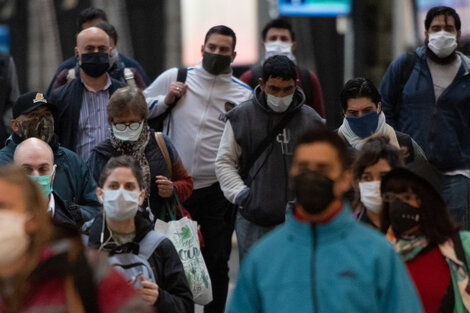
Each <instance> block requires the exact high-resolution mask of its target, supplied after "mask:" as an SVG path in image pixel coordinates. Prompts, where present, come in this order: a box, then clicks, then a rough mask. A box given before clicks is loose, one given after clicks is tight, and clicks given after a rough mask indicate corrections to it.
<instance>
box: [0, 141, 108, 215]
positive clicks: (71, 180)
mask: <svg viewBox="0 0 470 313" xmlns="http://www.w3.org/2000/svg"><path fill="white" fill-rule="evenodd" d="M14 140H15V137H14V138H13V140H9V141H8V143H7V145H6V146H5V147H4V148H3V149H1V150H0V165H3V164H7V163H11V162H13V154H14V153H15V149H16V146H17V145H18V143H19V142H20V141H18V139H17V140H16V142H15V141H14ZM51 147H52V151H53V152H54V163H55V164H57V169H56V173H55V177H54V186H53V189H54V193H55V194H57V195H58V196H60V198H61V200H63V202H65V203H69V204H70V203H75V204H78V205H79V206H80V211H81V213H82V217H83V220H85V221H87V220H90V219H92V218H93V217H94V216H95V215H96V214H97V213H99V212H100V203H99V202H98V199H97V198H96V183H95V181H94V179H93V178H92V176H91V173H90V171H89V170H88V167H87V165H86V164H85V162H83V161H82V159H81V158H80V157H79V156H78V155H77V154H76V153H75V152H72V151H70V150H68V149H66V148H64V147H61V146H59V145H58V144H57V143H56V144H51Z"/></svg>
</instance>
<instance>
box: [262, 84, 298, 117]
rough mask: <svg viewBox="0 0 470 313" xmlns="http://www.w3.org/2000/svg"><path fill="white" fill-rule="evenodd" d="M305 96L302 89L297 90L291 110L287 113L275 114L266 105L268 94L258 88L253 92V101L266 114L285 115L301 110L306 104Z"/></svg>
mask: <svg viewBox="0 0 470 313" xmlns="http://www.w3.org/2000/svg"><path fill="white" fill-rule="evenodd" d="M305 99H306V98H305V94H304V92H303V91H302V90H301V89H300V88H298V87H297V88H295V91H294V97H293V98H292V103H291V104H290V106H289V108H288V109H287V110H286V111H285V112H274V111H273V110H272V109H271V108H270V107H269V106H268V105H267V103H266V94H265V93H264V92H263V91H261V88H260V87H259V85H258V86H256V87H255V89H254V90H253V101H254V103H256V104H257V105H258V106H259V107H260V108H261V109H263V110H264V111H266V112H269V113H274V114H284V113H287V112H293V111H297V110H300V108H301V107H302V105H303V104H304V103H305Z"/></svg>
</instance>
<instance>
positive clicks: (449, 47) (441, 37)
mask: <svg viewBox="0 0 470 313" xmlns="http://www.w3.org/2000/svg"><path fill="white" fill-rule="evenodd" d="M428 47H429V49H431V51H432V52H434V54H435V55H437V56H438V57H440V58H445V57H448V56H449V55H450V54H451V53H452V52H454V50H455V48H457V35H455V34H451V33H449V32H446V31H440V32H437V33H432V34H429V42H428Z"/></svg>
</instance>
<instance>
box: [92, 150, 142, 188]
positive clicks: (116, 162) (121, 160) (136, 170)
mask: <svg viewBox="0 0 470 313" xmlns="http://www.w3.org/2000/svg"><path fill="white" fill-rule="evenodd" d="M118 167H125V168H128V169H130V170H131V172H132V174H133V175H134V177H135V179H136V180H137V184H139V188H140V189H143V188H144V187H143V186H144V175H143V173H142V168H141V167H140V166H139V163H137V161H136V160H135V159H134V158H133V157H131V156H130V155H120V156H117V157H112V158H111V159H109V160H108V162H107V163H106V165H105V166H104V167H103V170H102V171H101V174H100V179H99V180H98V186H99V187H101V188H103V187H104V183H105V182H106V180H107V179H108V177H109V175H111V172H112V171H113V170H114V169H116V168H118Z"/></svg>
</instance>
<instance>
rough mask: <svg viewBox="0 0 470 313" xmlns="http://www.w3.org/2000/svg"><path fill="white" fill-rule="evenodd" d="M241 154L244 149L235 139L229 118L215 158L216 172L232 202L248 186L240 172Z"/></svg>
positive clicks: (224, 191) (225, 193) (225, 194)
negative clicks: (239, 161)
mask: <svg viewBox="0 0 470 313" xmlns="http://www.w3.org/2000/svg"><path fill="white" fill-rule="evenodd" d="M241 154H242V149H241V147H240V146H239V145H238V143H237V141H236V140H235V136H234V134H233V128H232V125H231V124H230V120H228V121H227V123H226V124H225V129H224V133H223V134H222V138H221V140H220V145H219V151H218V153H217V158H216V159H215V174H216V175H217V180H218V181H219V182H220V188H221V189H222V191H223V193H224V196H225V198H227V200H228V201H230V202H232V203H235V199H236V198H237V196H238V194H239V193H240V192H241V191H242V190H243V189H245V188H246V187H247V186H246V185H245V182H244V181H243V179H242V178H241V177H240V174H239V173H238V160H239V159H240V155H241Z"/></svg>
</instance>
